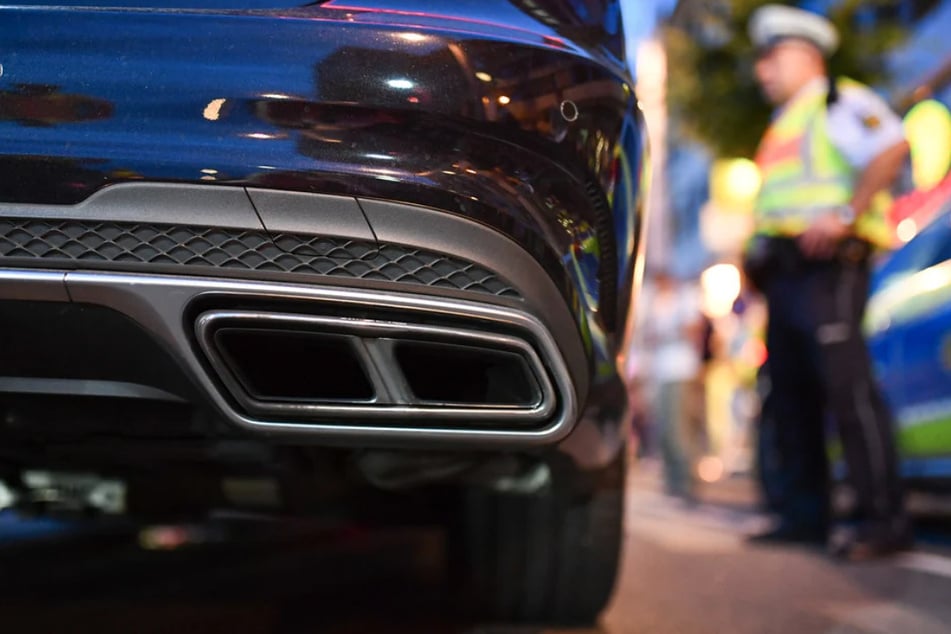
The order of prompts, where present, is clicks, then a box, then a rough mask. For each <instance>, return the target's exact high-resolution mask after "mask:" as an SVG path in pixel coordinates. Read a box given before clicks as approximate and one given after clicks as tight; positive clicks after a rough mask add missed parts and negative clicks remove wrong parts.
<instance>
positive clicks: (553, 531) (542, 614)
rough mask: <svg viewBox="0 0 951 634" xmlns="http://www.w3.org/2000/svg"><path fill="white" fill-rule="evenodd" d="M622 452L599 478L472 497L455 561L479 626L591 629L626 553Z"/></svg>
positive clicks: (591, 476)
mask: <svg viewBox="0 0 951 634" xmlns="http://www.w3.org/2000/svg"><path fill="white" fill-rule="evenodd" d="M624 455H625V452H622V456H621V457H620V458H619V459H617V460H616V461H615V462H614V463H612V464H611V465H610V466H609V467H607V468H605V469H604V470H602V471H601V472H599V473H596V474H590V473H587V474H582V473H578V472H574V475H571V476H567V477H564V476H563V477H562V481H561V482H559V481H558V479H557V478H556V480H555V482H554V483H553V484H552V485H550V486H547V487H545V488H544V489H543V490H541V491H538V492H534V493H530V494H518V493H500V492H496V491H492V490H489V489H472V490H470V491H468V492H467V496H466V500H465V509H464V514H463V519H464V521H465V523H464V526H461V527H460V528H461V531H460V532H461V535H458V537H459V538H460V542H459V543H456V544H455V547H456V556H457V557H460V558H461V562H458V563H461V564H462V565H461V566H460V567H459V568H457V570H456V572H457V573H458V574H460V575H462V577H463V579H464V582H463V584H462V587H463V589H464V590H465V594H464V596H463V597H462V599H463V600H464V601H465V603H466V605H467V606H468V608H469V609H470V610H474V611H475V612H476V614H473V616H474V617H475V618H477V619H479V620H480V621H484V620H490V621H493V622H502V623H531V624H537V625H553V626H589V625H593V624H594V623H595V621H596V620H597V617H598V614H599V613H600V612H601V610H602V609H603V608H604V607H605V605H606V604H607V602H608V600H609V599H610V598H611V593H612V590H613V588H614V582H615V578H616V576H617V570H618V563H619V558H620V554H621V541H622V537H623V519H624V480H625V462H624V459H623V457H624Z"/></svg>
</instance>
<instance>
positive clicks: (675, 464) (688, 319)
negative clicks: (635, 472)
mask: <svg viewBox="0 0 951 634" xmlns="http://www.w3.org/2000/svg"><path fill="white" fill-rule="evenodd" d="M653 282H654V290H655V294H654V296H653V298H652V301H651V303H650V318H649V319H648V320H647V322H646V324H645V330H646V333H645V341H646V343H647V345H648V346H650V348H651V351H652V355H651V368H650V370H651V371H650V374H651V378H652V380H653V383H654V406H653V416H652V419H653V421H654V424H655V425H656V426H657V439H658V445H659V447H660V453H661V457H662V458H663V463H664V464H663V471H664V486H665V490H666V492H667V494H668V495H672V496H675V497H678V498H681V499H683V500H685V501H687V502H693V501H694V496H695V494H696V491H695V485H696V478H695V475H694V474H695V469H696V463H697V459H698V453H699V449H700V447H699V445H700V438H701V435H702V433H701V432H702V417H701V411H700V409H701V407H702V400H701V399H700V390H701V389H702V386H701V385H700V372H701V337H702V333H703V322H702V320H701V313H700V300H699V296H698V293H697V289H696V288H695V286H693V285H690V284H685V283H681V282H679V281H678V280H676V279H674V278H673V277H672V276H671V275H670V274H669V273H668V272H666V271H661V272H658V273H657V274H656V275H654V278H653Z"/></svg>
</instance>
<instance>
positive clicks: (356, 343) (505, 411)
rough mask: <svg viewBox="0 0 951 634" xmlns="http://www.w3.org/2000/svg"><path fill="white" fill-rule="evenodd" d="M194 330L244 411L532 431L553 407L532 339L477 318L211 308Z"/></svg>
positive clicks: (550, 384)
mask: <svg viewBox="0 0 951 634" xmlns="http://www.w3.org/2000/svg"><path fill="white" fill-rule="evenodd" d="M195 332H196V335H197V338H198V343H199V346H200V347H201V349H202V351H203V352H204V354H205V357H206V358H207V360H208V362H209V363H210V365H211V368H212V370H213V374H214V376H215V377H217V379H218V380H219V381H220V382H221V384H222V385H223V387H224V388H225V390H226V392H227V393H228V394H229V395H230V396H231V398H233V399H234V401H236V402H237V404H238V405H239V406H240V407H241V409H243V410H245V411H246V412H247V414H249V415H251V416H268V417H274V416H280V417H283V418H286V419H291V420H297V421H300V422H309V421H328V420H346V421H348V422H349V423H353V422H354V421H359V420H365V421H372V422H373V423H379V422H380V421H381V420H385V419H388V418H389V419H392V421H393V424H394V425H404V426H406V425H419V424H426V423H427V422H430V423H437V424H444V423H446V422H454V423H456V424H457V425H458V426H460V427H463V428H470V427H480V426H483V427H493V428H497V427H498V426H500V425H503V424H504V425H508V426H510V427H511V428H513V429H528V428H532V427H538V426H540V425H543V424H544V423H545V422H546V421H550V419H551V418H552V417H553V415H554V414H555V412H556V410H557V408H558V398H557V395H556V392H555V389H554V387H553V382H552V378H551V377H550V376H549V371H548V370H547V369H546V365H545V364H544V363H543V362H542V360H541V357H540V356H539V354H538V353H537V352H536V349H535V347H534V346H533V345H532V343H531V342H530V341H529V339H527V338H525V337H521V336H518V335H515V334H511V333H501V332H489V331H486V330H484V329H481V328H479V327H477V326H476V325H473V326H472V327H468V326H462V327H460V326H457V325H453V326H445V325H431V324H428V323H418V322H406V321H392V320H388V319H371V318H352V317H340V316H330V315H305V314H294V313H278V312H266V311H240V310H234V311H228V310H210V311H206V312H204V313H202V314H200V315H199V316H198V318H197V320H196V324H195Z"/></svg>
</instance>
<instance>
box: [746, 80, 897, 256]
mask: <svg viewBox="0 0 951 634" xmlns="http://www.w3.org/2000/svg"><path fill="white" fill-rule="evenodd" d="M850 85H851V86H861V84H859V83H858V82H854V81H852V80H848V79H840V80H839V83H838V86H839V87H840V89H843V88H847V87H848V86H850ZM826 109H827V106H826V91H824V90H813V91H810V92H808V93H807V94H805V95H801V96H799V97H797V98H796V99H795V100H794V101H793V102H791V103H789V104H788V105H787V106H786V108H785V109H784V110H783V112H782V113H780V115H779V116H778V117H777V118H776V120H775V121H774V122H773V124H772V125H771V126H770V127H769V129H768V130H767V131H766V134H765V135H764V136H763V140H762V141H761V142H760V146H759V149H758V150H757V153H756V164H757V166H758V167H759V170H760V177H761V179H762V185H761V186H760V191H759V194H758V196H757V198H756V203H755V205H754V213H755V228H756V232H757V233H759V234H765V235H773V236H797V235H799V234H801V233H802V232H803V231H805V230H806V228H807V227H808V226H809V224H810V223H811V222H812V221H813V220H814V219H815V218H816V217H818V216H819V215H821V214H823V213H828V212H829V210H830V209H833V208H835V207H837V206H840V205H845V204H848V203H849V202H850V201H851V200H852V194H853V192H854V190H855V179H856V178H857V177H858V174H857V173H856V172H855V170H854V169H853V168H852V166H851V165H849V162H848V161H847V160H846V159H845V157H844V156H842V153H841V152H839V150H838V149H837V148H836V147H835V145H833V144H832V141H831V140H830V139H829V135H828V128H827V125H828V122H827V119H828V117H827V112H826ZM886 208H887V204H885V203H884V201H882V200H881V197H877V198H876V201H875V202H874V203H873V204H872V206H871V208H870V209H868V210H866V211H865V213H863V214H862V216H861V217H860V218H859V219H858V222H856V224H855V233H856V235H858V236H860V237H862V238H864V239H866V240H868V241H870V242H871V243H872V244H875V245H877V246H879V247H882V248H891V247H892V246H894V242H895V239H894V235H893V234H894V232H893V231H892V229H891V226H890V225H889V223H888V221H887V220H886V218H885V211H886Z"/></svg>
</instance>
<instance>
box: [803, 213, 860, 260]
mask: <svg viewBox="0 0 951 634" xmlns="http://www.w3.org/2000/svg"><path fill="white" fill-rule="evenodd" d="M851 231H852V229H851V227H849V225H847V224H845V223H844V222H842V220H840V219H839V216H838V215H837V214H826V215H824V216H820V217H818V218H816V219H815V220H814V221H813V222H812V224H811V225H809V228H808V229H806V231H805V232H803V234H802V235H800V236H799V238H798V242H799V249H800V250H801V251H802V252H803V255H805V256H806V257H807V258H811V259H814V260H828V259H830V258H832V256H834V255H835V250H836V247H837V246H838V244H839V242H841V241H842V240H843V239H844V238H846V237H848V235H849V234H850V233H851Z"/></svg>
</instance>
